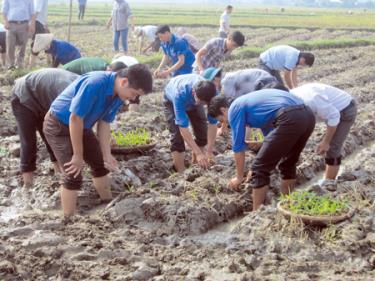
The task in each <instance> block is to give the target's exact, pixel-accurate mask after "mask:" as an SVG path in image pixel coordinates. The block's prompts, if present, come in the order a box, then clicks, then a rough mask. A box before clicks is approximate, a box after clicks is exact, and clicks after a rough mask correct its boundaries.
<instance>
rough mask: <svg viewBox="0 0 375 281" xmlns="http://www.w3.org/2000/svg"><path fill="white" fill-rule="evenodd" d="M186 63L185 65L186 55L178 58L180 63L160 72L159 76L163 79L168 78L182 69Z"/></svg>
mask: <svg viewBox="0 0 375 281" xmlns="http://www.w3.org/2000/svg"><path fill="white" fill-rule="evenodd" d="M184 63H185V55H179V56H178V61H177V62H176V63H175V64H174V65H172V66H171V67H170V68H169V69H167V70H165V71H162V72H160V73H159V76H160V77H163V78H166V77H168V76H169V75H170V74H172V73H173V72H174V71H176V70H178V69H180V68H181V67H182V66H183V65H184Z"/></svg>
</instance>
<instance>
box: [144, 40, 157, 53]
mask: <svg viewBox="0 0 375 281" xmlns="http://www.w3.org/2000/svg"><path fill="white" fill-rule="evenodd" d="M152 45H154V42H151V43H150V44H148V45H147V47H146V48H144V49H143V50H142V52H143V53H146V52H147V51H148V50H150V49H151V48H152Z"/></svg>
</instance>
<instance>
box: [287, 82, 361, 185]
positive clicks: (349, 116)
mask: <svg viewBox="0 0 375 281" xmlns="http://www.w3.org/2000/svg"><path fill="white" fill-rule="evenodd" d="M290 92H291V93H292V94H294V95H296V96H297V97H299V98H301V99H302V100H303V101H304V102H305V104H306V105H307V106H309V107H310V108H311V110H312V111H313V113H314V115H315V117H316V120H317V121H320V122H322V121H323V122H325V123H326V125H327V129H326V133H325V135H324V137H323V139H322V141H321V142H320V143H319V145H318V146H317V148H316V152H317V153H318V154H324V155H325V163H326V169H325V176H324V179H325V181H324V182H323V185H324V184H327V185H329V184H332V183H333V184H335V179H336V177H337V174H338V172H339V169H340V164H341V157H342V156H341V150H342V147H343V145H344V142H345V139H346V137H347V136H348V134H349V131H350V128H351V127H352V125H353V124H354V122H355V119H356V116H357V105H356V102H355V100H354V99H353V97H352V96H351V95H350V94H349V93H347V92H345V91H343V90H341V89H338V88H336V87H333V86H330V85H325V84H321V83H308V84H304V85H303V86H300V87H297V88H294V89H292V90H291V91H290Z"/></svg>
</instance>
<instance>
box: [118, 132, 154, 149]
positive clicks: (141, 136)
mask: <svg viewBox="0 0 375 281" xmlns="http://www.w3.org/2000/svg"><path fill="white" fill-rule="evenodd" d="M112 137H113V138H114V140H115V142H116V144H117V145H118V146H125V147H133V146H139V145H145V144H148V143H150V140H151V134H150V132H149V131H147V130H146V129H136V130H133V131H130V132H127V133H126V134H123V133H122V132H120V131H118V132H112Z"/></svg>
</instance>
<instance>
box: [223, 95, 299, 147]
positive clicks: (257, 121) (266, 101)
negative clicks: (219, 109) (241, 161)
mask: <svg viewBox="0 0 375 281" xmlns="http://www.w3.org/2000/svg"><path fill="white" fill-rule="evenodd" d="M299 104H303V101H302V100H301V99H300V98H298V97H296V96H294V95H292V94H290V93H288V92H285V91H281V90H276V89H266V90H260V91H255V92H252V93H249V94H246V95H244V96H241V97H239V98H237V99H236V100H235V101H234V102H233V103H232V104H231V106H230V107H229V111H228V120H229V124H230V126H231V128H232V149H233V151H234V152H236V153H237V152H241V151H244V150H246V148H247V144H246V143H245V134H246V126H249V127H251V128H259V129H262V131H263V134H264V135H267V134H268V133H269V132H270V131H271V124H272V121H273V120H274V119H275V115H276V113H277V111H278V110H279V109H281V108H284V107H288V106H292V105H299Z"/></svg>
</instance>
